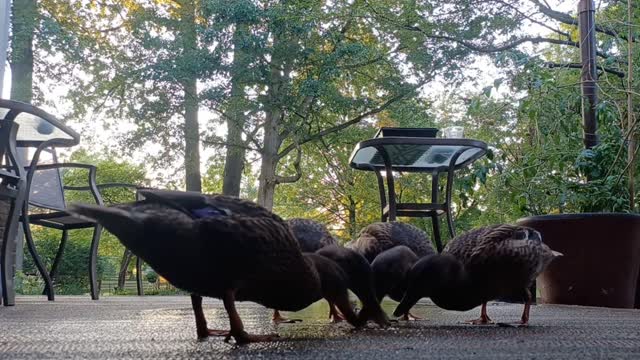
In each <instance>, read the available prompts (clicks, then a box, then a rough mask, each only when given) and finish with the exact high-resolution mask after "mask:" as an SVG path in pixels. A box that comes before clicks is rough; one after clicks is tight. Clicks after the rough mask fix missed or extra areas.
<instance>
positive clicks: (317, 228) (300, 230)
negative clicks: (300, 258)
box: [287, 218, 338, 252]
mask: <svg viewBox="0 0 640 360" xmlns="http://www.w3.org/2000/svg"><path fill="white" fill-rule="evenodd" d="M287 224H288V225H289V228H291V231H292V232H293V236H295V238H296V240H298V243H299V244H300V248H301V249H302V251H305V252H315V251H317V250H319V249H321V248H323V247H325V246H329V245H337V244H338V242H337V241H336V239H335V238H334V237H333V236H332V235H331V233H330V232H329V230H327V227H326V226H324V225H323V224H321V223H319V222H317V221H315V220H311V219H302V218H294V219H289V220H287Z"/></svg>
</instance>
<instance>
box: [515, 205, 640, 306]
mask: <svg viewBox="0 0 640 360" xmlns="http://www.w3.org/2000/svg"><path fill="white" fill-rule="evenodd" d="M517 223H518V224H519V225H524V226H529V227H532V228H534V229H536V230H538V231H540V233H541V234H542V241H544V242H545V243H546V244H548V245H549V246H550V247H551V248H552V249H553V250H556V251H560V252H561V253H563V254H564V256H563V257H560V258H558V259H555V260H554V261H553V262H552V263H551V265H549V266H548V267H547V269H546V270H545V271H544V272H543V273H542V274H541V275H540V276H539V277H538V280H537V287H538V289H539V290H540V294H541V298H542V302H543V303H551V304H571V305H587V306H605V307H616V308H633V307H634V304H635V302H636V288H637V287H638V283H639V279H638V273H639V272H640V215H635V214H615V213H585V214H560V215H544V216H533V217H527V218H523V219H520V220H518V221H517ZM638 291H640V289H638Z"/></svg>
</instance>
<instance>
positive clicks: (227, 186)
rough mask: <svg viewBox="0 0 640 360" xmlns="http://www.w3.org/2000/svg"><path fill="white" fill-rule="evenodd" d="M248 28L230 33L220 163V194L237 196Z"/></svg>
mask: <svg viewBox="0 0 640 360" xmlns="http://www.w3.org/2000/svg"><path fill="white" fill-rule="evenodd" d="M247 30H248V27H247V26H246V25H244V24H238V25H237V26H236V29H235V31H234V33H233V65H232V66H231V100H230V101H229V107H228V110H227V116H228V118H227V141H226V142H227V156H226V157H225V163H224V175H223V180H222V193H223V194H225V195H231V196H236V197H239V196H240V185H241V183H242V171H243V170H244V157H245V148H244V144H243V142H242V130H243V128H244V123H245V119H244V110H245V106H244V103H245V102H244V81H243V80H242V74H244V73H245V72H246V71H247V67H248V65H249V58H248V56H247V54H246V52H245V51H244V50H243V41H244V38H245V37H246V35H247Z"/></svg>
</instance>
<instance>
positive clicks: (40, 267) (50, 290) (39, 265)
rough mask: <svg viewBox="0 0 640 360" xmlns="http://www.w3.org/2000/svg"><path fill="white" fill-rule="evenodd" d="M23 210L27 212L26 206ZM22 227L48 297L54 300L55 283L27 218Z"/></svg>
mask: <svg viewBox="0 0 640 360" xmlns="http://www.w3.org/2000/svg"><path fill="white" fill-rule="evenodd" d="M22 211H23V214H25V213H26V209H25V208H23V210H22ZM22 229H23V230H24V237H25V239H26V240H27V248H28V249H29V253H30V254H31V257H32V258H33V262H34V263H35V264H36V268H37V269H38V272H39V273H40V276H42V279H43V280H44V286H45V287H44V288H45V290H46V292H47V298H48V299H49V301H53V300H54V298H55V291H54V289H53V283H52V282H51V278H50V277H49V273H48V272H47V269H46V268H45V267H44V264H43V263H42V259H40V255H38V252H37V250H36V245H35V243H34V242H33V235H32V234H31V227H30V226H29V220H28V219H25V220H24V221H23V222H22Z"/></svg>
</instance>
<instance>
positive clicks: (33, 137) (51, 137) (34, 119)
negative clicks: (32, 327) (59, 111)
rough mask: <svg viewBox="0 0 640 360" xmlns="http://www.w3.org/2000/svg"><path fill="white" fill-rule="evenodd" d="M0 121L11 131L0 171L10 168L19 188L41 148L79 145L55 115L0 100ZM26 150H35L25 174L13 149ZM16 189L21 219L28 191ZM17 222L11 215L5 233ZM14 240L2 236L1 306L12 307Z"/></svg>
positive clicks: (35, 162)
mask: <svg viewBox="0 0 640 360" xmlns="http://www.w3.org/2000/svg"><path fill="white" fill-rule="evenodd" d="M0 122H2V124H3V126H8V127H10V128H12V129H14V130H13V131H14V133H13V134H12V136H10V137H9V140H8V142H9V143H8V144H2V146H3V147H4V149H5V152H4V154H5V159H0V161H2V160H5V162H4V166H3V169H13V175H14V176H17V177H20V178H21V179H22V181H20V182H19V184H21V186H22V187H25V186H26V184H28V183H29V181H28V179H29V177H30V176H33V172H34V170H35V168H36V166H35V165H36V164H37V162H38V158H39V155H40V153H41V152H42V150H44V149H45V148H57V147H71V146H74V145H77V144H79V143H80V135H79V134H78V133H76V132H75V131H73V130H72V129H70V128H69V127H67V126H66V125H64V124H63V123H62V122H61V121H60V120H58V119H57V118H56V117H55V116H53V115H51V114H49V113H47V112H45V111H43V110H42V109H39V108H37V107H35V106H33V105H30V104H26V103H23V102H19V101H12V100H6V99H0ZM27 147H32V148H35V152H34V155H33V158H32V161H31V164H30V166H29V167H28V169H29V171H28V173H25V171H24V169H25V165H26V164H17V163H18V162H19V161H20V160H19V159H22V158H25V157H26V156H24V154H18V153H17V152H18V151H19V150H16V148H27ZM10 163H12V164H10ZM18 190H20V191H19V192H20V193H21V194H22V195H21V196H18V197H17V198H16V199H15V200H16V202H17V203H16V204H14V205H13V207H14V208H16V209H18V210H17V212H18V213H19V212H20V211H22V213H23V216H25V215H26V214H25V213H26V210H27V205H26V201H27V199H28V196H29V195H28V194H29V189H18ZM5 204H6V202H5ZM25 217H26V216H25ZM18 220H19V218H18V217H17V216H12V220H11V221H10V223H9V225H8V226H7V227H6V228H5V231H7V230H8V229H16V228H17V227H18V224H17V222H18ZM12 232H15V231H12ZM0 238H1V237H0ZM18 241H19V236H12V238H9V237H5V241H3V243H2V247H1V252H2V254H1V255H2V259H4V261H3V266H2V269H3V270H4V272H2V274H1V275H2V276H1V278H2V290H3V298H4V304H5V305H13V304H14V294H15V289H14V287H13V276H14V273H15V249H16V245H17V242H18ZM29 250H30V251H32V255H33V257H34V261H35V263H36V266H37V267H38V270H39V271H40V273H41V274H42V275H43V277H45V281H46V280H47V277H48V274H47V272H46V271H45V268H44V265H43V264H42V262H41V261H40V259H39V257H38V256H37V254H36V253H34V252H33V251H35V248H34V247H33V246H30V247H29ZM0 272H1V271H0Z"/></svg>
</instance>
